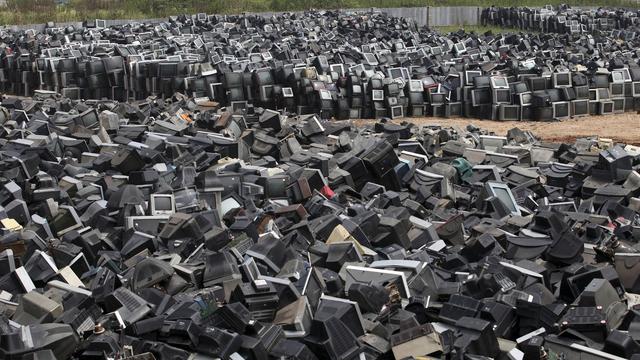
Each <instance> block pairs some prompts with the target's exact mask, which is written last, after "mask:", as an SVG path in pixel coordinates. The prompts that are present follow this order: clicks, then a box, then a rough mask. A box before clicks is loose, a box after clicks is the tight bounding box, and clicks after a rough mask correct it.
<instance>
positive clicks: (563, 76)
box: [553, 73, 571, 87]
mask: <svg viewBox="0 0 640 360" xmlns="http://www.w3.org/2000/svg"><path fill="white" fill-rule="evenodd" d="M568 86H571V74H570V73H555V74H553V87H568Z"/></svg>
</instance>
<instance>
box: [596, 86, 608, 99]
mask: <svg viewBox="0 0 640 360" xmlns="http://www.w3.org/2000/svg"><path fill="white" fill-rule="evenodd" d="M610 97H611V96H610V93H609V88H608V87H606V88H598V100H609V98H610Z"/></svg>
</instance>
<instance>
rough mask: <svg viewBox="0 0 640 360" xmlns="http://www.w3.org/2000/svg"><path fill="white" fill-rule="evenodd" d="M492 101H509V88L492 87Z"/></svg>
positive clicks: (498, 102)
mask: <svg viewBox="0 0 640 360" xmlns="http://www.w3.org/2000/svg"><path fill="white" fill-rule="evenodd" d="M493 103H494V104H500V103H508V104H510V103H511V90H509V89H494V90H493Z"/></svg>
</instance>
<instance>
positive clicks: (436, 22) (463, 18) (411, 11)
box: [5, 0, 482, 30]
mask: <svg viewBox="0 0 640 360" xmlns="http://www.w3.org/2000/svg"><path fill="white" fill-rule="evenodd" d="M93 1H95V4H96V6H99V4H101V3H111V4H112V5H116V4H114V3H117V2H118V1H126V0H93ZM347 10H351V11H358V10H360V11H362V10H365V9H347ZM379 10H380V11H384V12H386V13H387V14H389V15H390V16H395V17H404V18H408V19H413V20H414V21H415V22H416V24H417V25H419V26H450V25H478V24H480V13H481V12H482V8H481V7H478V6H440V7H430V6H428V7H427V6H425V7H412V8H384V9H379ZM255 14H258V15H263V16H271V15H273V14H274V13H273V12H264V13H255ZM165 20H166V18H155V19H135V20H133V21H137V22H145V23H158V22H162V21H165ZM131 21H132V20H131V19H118V20H107V21H106V24H107V26H111V25H123V24H127V23H130V22H131ZM56 25H57V26H68V25H73V26H81V25H82V23H81V22H68V23H57V24H56ZM44 27H45V24H28V25H7V26H5V28H9V29H14V30H27V29H35V30H41V29H44Z"/></svg>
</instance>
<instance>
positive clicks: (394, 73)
mask: <svg viewBox="0 0 640 360" xmlns="http://www.w3.org/2000/svg"><path fill="white" fill-rule="evenodd" d="M388 74H389V77H390V78H392V79H402V77H403V76H402V68H392V69H389V70H388Z"/></svg>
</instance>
